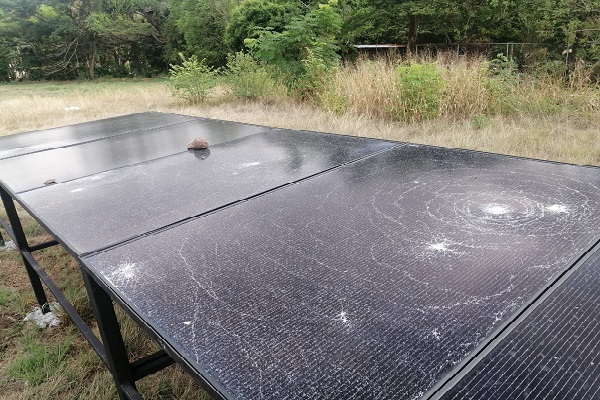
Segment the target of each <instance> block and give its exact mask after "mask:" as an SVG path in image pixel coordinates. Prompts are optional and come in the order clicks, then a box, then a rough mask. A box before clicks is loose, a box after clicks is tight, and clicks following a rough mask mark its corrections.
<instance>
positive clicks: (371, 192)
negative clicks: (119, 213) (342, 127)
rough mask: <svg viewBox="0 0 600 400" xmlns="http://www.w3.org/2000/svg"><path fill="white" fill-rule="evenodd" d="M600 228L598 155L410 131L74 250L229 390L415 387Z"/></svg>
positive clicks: (388, 391)
mask: <svg viewBox="0 0 600 400" xmlns="http://www.w3.org/2000/svg"><path fill="white" fill-rule="evenodd" d="M259 135H260V134H259ZM257 136H258V135H254V136H252V137H251V138H256V137H257ZM210 157H211V158H212V157H213V155H212V154H211V156H210ZM219 165H223V164H222V161H219ZM288 165H289V162H285V163H283V164H280V165H272V166H271V167H270V168H269V169H268V171H271V172H272V173H276V172H277V171H281V170H282V169H285V168H287V167H286V166H288ZM226 170H227V171H233V170H235V168H232V167H231V166H228V167H227V168H226ZM266 172H267V170H265V171H263V172H262V174H265V173H266ZM250 176H251V175H250ZM110 192H112V193H114V190H110ZM27 200H29V199H27ZM75 203H76V202H73V204H75ZM167 203H168V202H167V201H165V203H164V204H167ZM69 204H71V203H69ZM88 209H89V207H88ZM40 211H41V210H40ZM49 213H50V211H47V210H44V211H43V212H40V214H44V215H49ZM92 226H93V225H92ZM598 237H600V170H599V169H597V168H583V167H576V166H570V165H561V164H553V163H547V162H539V161H533V160H524V159H516V158H510V157H503V156H496V155H491V154H482V153H475V152H469V151H460V150H451V149H440V148H431V147H426V146H412V145H406V146H403V147H398V148H394V149H391V150H387V151H384V152H380V153H379V154H377V155H374V156H371V157H367V158H364V159H362V160H360V161H357V162H354V163H350V164H347V165H344V166H342V167H341V168H338V169H335V170H332V171H329V172H327V173H324V174H320V175H318V176H314V177H312V178H310V179H307V180H303V181H301V182H299V183H298V184H294V185H289V186H286V187H284V188H281V189H279V190H275V191H272V192H270V193H267V194H265V195H262V196H260V197H257V198H253V199H250V200H249V201H246V202H243V203H238V204H236V205H233V206H231V207H228V208H225V209H221V210H219V211H216V212H214V213H211V214H208V215H205V216H203V217H200V218H196V219H193V220H191V221H188V222H185V223H183V224H180V225H178V226H175V227H172V228H170V229H167V230H164V231H161V232H158V233H155V234H152V235H149V236H146V237H141V238H139V239H138V240H134V241H131V242H129V243H126V244H123V245H121V246H118V247H114V248H112V249H108V250H106V251H103V252H100V253H97V254H94V255H91V256H89V257H85V258H84V263H85V265H86V268H89V270H90V271H91V273H92V274H93V275H95V276H97V277H98V278H99V279H101V280H102V281H103V282H104V283H105V284H106V285H107V286H108V287H109V288H110V289H111V290H112V291H114V292H115V293H116V295H118V296H119V298H121V299H122V300H123V301H125V302H126V303H127V304H128V306H129V307H131V309H132V310H133V311H134V312H135V313H136V314H137V315H138V316H139V317H140V318H141V319H142V320H143V321H145V323H147V324H149V325H150V326H151V327H152V328H153V329H154V330H155V331H156V332H158V333H159V335H161V337H162V338H164V339H165V340H166V341H167V342H168V343H169V344H170V345H171V346H172V347H173V348H175V349H176V351H177V352H178V354H182V355H184V357H185V359H186V361H187V362H189V363H191V365H193V366H194V368H196V370H197V371H198V373H199V374H202V375H203V376H204V377H205V378H206V379H208V380H209V381H211V382H213V384H214V385H215V386H217V387H219V388H221V390H222V391H223V394H224V395H225V396H227V397H228V398H235V399H256V398H270V399H287V398H295V399H314V398H325V399H383V398H385V399H416V398H418V397H420V396H421V395H422V394H423V393H425V392H426V391H427V390H428V389H429V388H431V387H432V385H433V384H434V383H435V382H436V381H438V380H439V379H440V378H441V377H442V376H444V375H445V374H446V373H448V372H449V371H450V370H451V369H452V368H453V366H454V365H455V364H457V363H458V362H460V361H461V360H462V359H463V358H464V357H465V356H466V355H467V354H468V353H469V352H470V351H472V350H473V349H474V348H475V347H477V345H478V344H480V343H481V342H482V341H483V340H484V339H485V338H486V337H488V336H489V335H490V334H491V333H492V332H493V331H494V330H495V329H496V328H497V327H498V326H500V325H501V324H502V323H504V322H505V321H507V319H509V318H510V317H511V315H512V314H513V313H514V312H515V311H516V310H517V309H519V307H521V306H522V305H523V304H524V303H526V302H528V301H529V300H530V299H531V297H532V296H533V295H534V294H535V293H536V292H537V291H538V290H539V289H540V288H541V287H543V286H544V285H546V284H547V283H548V282H549V281H550V280H551V279H553V277H555V276H556V274H557V273H558V272H560V271H562V270H564V269H565V268H567V267H569V266H570V265H572V263H573V261H574V260H575V259H577V258H578V257H579V255H580V254H581V253H582V252H584V251H586V250H587V249H588V248H589V247H590V246H591V245H592V244H593V243H594V242H595V240H596V239H597V238H598Z"/></svg>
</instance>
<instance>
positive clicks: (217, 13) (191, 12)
mask: <svg viewBox="0 0 600 400" xmlns="http://www.w3.org/2000/svg"><path fill="white" fill-rule="evenodd" d="M217 4H218V3H216V2H214V1H213V2H210V1H208V0H174V1H172V2H171V14H170V16H169V18H170V19H171V20H172V23H173V25H174V26H175V27H176V30H177V32H178V33H179V35H181V37H182V38H183V43H182V44H183V49H181V50H183V51H184V53H186V54H187V55H188V56H189V55H195V56H197V57H198V59H200V60H203V59H205V60H206V62H207V64H208V65H211V66H217V67H218V66H222V65H224V64H225V62H226V57H227V53H226V51H224V49H225V38H224V32H225V26H226V25H227V20H228V18H229V15H228V13H225V12H224V10H222V9H215V8H214V7H215V6H216V5H217Z"/></svg>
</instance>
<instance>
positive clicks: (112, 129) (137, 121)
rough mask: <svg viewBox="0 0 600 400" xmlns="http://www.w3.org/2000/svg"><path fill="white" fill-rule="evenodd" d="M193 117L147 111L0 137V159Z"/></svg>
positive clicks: (169, 123)
mask: <svg viewBox="0 0 600 400" xmlns="http://www.w3.org/2000/svg"><path fill="white" fill-rule="evenodd" d="M194 119H195V118H194V117H188V116H185V115H177V114H164V113H154V112H146V113H139V114H131V115H126V116H122V117H114V118H108V119H102V120H98V121H92V122H85V123H82V124H77V125H70V126H64V127H61V128H53V129H47V130H43V131H34V132H26V133H19V134H16V135H8V136H2V137H0V159H3V158H7V157H14V156H18V155H22V154H28V153H33V152H37V151H41V150H47V149H54V148H58V147H64V146H70V145H73V144H77V143H83V142H88V141H91V140H97V139H102V138H105V137H110V136H116V135H122V134H124V133H128V132H135V131H140V130H145V129H154V128H158V127H164V126H167V125H174V124H179V123H182V122H186V121H192V120H194Z"/></svg>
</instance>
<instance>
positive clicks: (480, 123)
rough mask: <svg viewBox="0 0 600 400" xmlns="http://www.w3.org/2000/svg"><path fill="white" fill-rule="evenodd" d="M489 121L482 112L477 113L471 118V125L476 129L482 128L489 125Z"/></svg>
mask: <svg viewBox="0 0 600 400" xmlns="http://www.w3.org/2000/svg"><path fill="white" fill-rule="evenodd" d="M488 123H489V120H488V118H487V117H486V116H485V115H482V114H475V115H473V118H471V125H472V126H473V129H475V130H481V129H483V128H485V127H486V126H487V124H488Z"/></svg>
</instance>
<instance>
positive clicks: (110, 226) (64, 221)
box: [19, 130, 399, 254]
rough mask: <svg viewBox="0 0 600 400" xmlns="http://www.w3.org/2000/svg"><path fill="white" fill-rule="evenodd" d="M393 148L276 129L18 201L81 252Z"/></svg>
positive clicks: (378, 142)
mask: <svg viewBox="0 0 600 400" xmlns="http://www.w3.org/2000/svg"><path fill="white" fill-rule="evenodd" d="M185 144H187V143H185ZM185 144H184V146H185ZM394 146H399V144H398V143H395V142H387V141H382V140H375V139H367V138H358V137H350V136H341V135H330V134H323V133H314V132H297V131H285V130H270V131H266V132H261V133H256V134H254V135H250V136H246V137H244V138H241V139H237V140H233V141H227V142H224V143H220V144H216V145H214V146H211V147H210V148H209V149H207V150H197V151H185V152H184V153H178V154H174V155H172V156H169V157H164V158H160V159H157V160H153V161H150V162H147V163H141V164H136V165H133V166H128V167H124V168H119V169H115V170H111V171H107V172H103V173H100V174H94V175H90V176H88V177H85V178H81V179H76V180H73V181H69V182H66V183H61V184H57V185H51V186H47V187H44V188H41V189H37V190H32V191H29V192H25V193H21V194H20V195H19V198H20V199H21V200H22V201H23V202H24V203H26V204H27V206H28V207H29V209H30V210H31V211H32V212H33V213H35V214H36V215H38V216H39V217H40V220H41V221H42V222H43V223H44V224H45V225H46V226H47V227H48V228H49V229H50V230H51V231H52V232H53V233H54V234H55V235H57V236H58V237H60V238H61V239H62V240H63V241H64V242H65V243H67V244H68V245H69V247H70V248H71V249H72V250H73V251H75V252H76V253H78V254H83V253H87V252H92V251H95V250H98V249H101V248H104V247H106V246H110V245H113V244H117V243H120V242H122V241H124V240H128V239H130V238H132V237H136V236H139V235H143V234H145V233H147V232H150V231H153V230H156V229H160V228H163V227H165V226H167V225H170V224H173V223H176V222H178V221H181V220H184V219H187V218H190V217H194V216H197V215H199V214H202V213H205V212H208V211H211V210H213V209H216V208H219V207H222V206H225V205H227V204H229V203H233V202H236V201H240V200H244V199H246V198H248V197H251V196H254V195H258V194H260V193H262V192H265V191H268V190H271V189H273V188H276V187H278V186H281V185H285V184H287V183H290V182H295V181H297V180H300V179H304V178H306V177H308V176H310V175H313V174H317V173H320V172H322V171H324V170H327V169H330V168H334V167H337V166H339V165H341V164H344V163H346V162H349V161H352V160H355V159H357V158H360V157H364V156H366V155H369V154H373V153H376V152H378V151H381V150H384V149H386V148H391V147H394Z"/></svg>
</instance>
